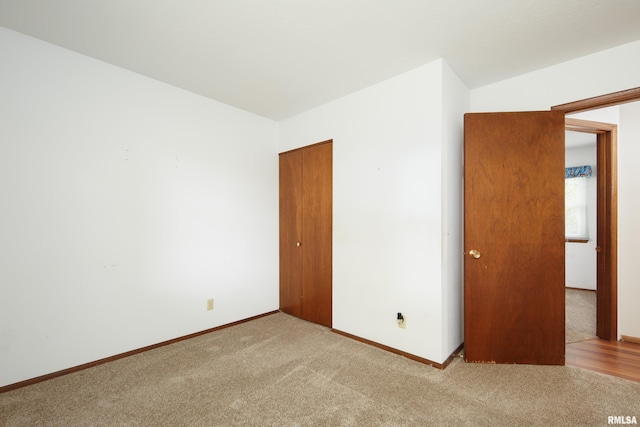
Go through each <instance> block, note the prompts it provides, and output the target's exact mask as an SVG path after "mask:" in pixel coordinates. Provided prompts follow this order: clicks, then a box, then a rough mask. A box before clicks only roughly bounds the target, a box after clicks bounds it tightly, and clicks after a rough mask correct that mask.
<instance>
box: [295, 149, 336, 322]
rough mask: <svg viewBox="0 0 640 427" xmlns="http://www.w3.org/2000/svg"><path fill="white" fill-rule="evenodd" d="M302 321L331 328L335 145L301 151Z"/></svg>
mask: <svg viewBox="0 0 640 427" xmlns="http://www.w3.org/2000/svg"><path fill="white" fill-rule="evenodd" d="M301 151H302V153H303V158H302V175H303V179H302V199H303V202H302V205H303V208H302V209H303V215H302V246H301V247H302V249H303V250H302V257H303V259H302V270H303V278H302V300H303V303H302V318H304V319H306V320H309V321H311V322H315V323H319V324H321V325H325V326H328V327H331V324H332V322H331V319H332V312H331V307H332V284H331V283H332V267H331V266H332V211H333V209H332V199H333V197H332V187H333V184H332V157H333V155H332V144H331V143H324V144H317V145H313V146H310V147H307V148H305V149H304V150H301Z"/></svg>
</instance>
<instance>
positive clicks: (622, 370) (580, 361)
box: [565, 339, 640, 382]
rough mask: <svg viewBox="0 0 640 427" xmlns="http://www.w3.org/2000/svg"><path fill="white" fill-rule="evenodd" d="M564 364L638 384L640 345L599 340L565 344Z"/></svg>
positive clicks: (639, 376) (639, 378) (639, 379)
mask: <svg viewBox="0 0 640 427" xmlns="http://www.w3.org/2000/svg"><path fill="white" fill-rule="evenodd" d="M565 364H566V366H573V367H576V368H583V369H588V370H590V371H594V372H600V373H602V374H607V375H613V376H616V377H620V378H625V379H627V380H631V381H637V382H640V344H636V343H630V342H620V341H605V340H601V339H594V340H587V341H580V342H575V343H571V344H567V346H566V360H565Z"/></svg>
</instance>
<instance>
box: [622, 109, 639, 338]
mask: <svg viewBox="0 0 640 427" xmlns="http://www.w3.org/2000/svg"><path fill="white" fill-rule="evenodd" d="M638 160H640V102H634V103H632V104H623V105H621V106H620V128H619V129H618V162H619V163H618V265H619V270H618V304H619V306H618V318H619V322H620V324H619V332H620V334H622V335H628V336H631V337H636V338H640V310H638V301H640V281H639V280H638V277H640V263H639V262H638V260H637V256H636V254H637V251H638V241H640V220H639V218H640V198H639V197H638V194H640V179H639V177H638V167H637V164H638Z"/></svg>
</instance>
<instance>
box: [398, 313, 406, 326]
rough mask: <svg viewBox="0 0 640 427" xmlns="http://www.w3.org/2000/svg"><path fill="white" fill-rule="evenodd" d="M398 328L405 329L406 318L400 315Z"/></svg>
mask: <svg viewBox="0 0 640 427" xmlns="http://www.w3.org/2000/svg"><path fill="white" fill-rule="evenodd" d="M397 319H398V328H401V329H407V316H405V315H404V314H402V313H398V317H397Z"/></svg>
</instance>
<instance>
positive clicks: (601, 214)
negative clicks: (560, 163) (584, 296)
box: [551, 87, 640, 341]
mask: <svg viewBox="0 0 640 427" xmlns="http://www.w3.org/2000/svg"><path fill="white" fill-rule="evenodd" d="M634 101H640V87H638V88H633V89H628V90H623V91H620V92H614V93H610V94H606V95H601V96H596V97H592V98H587V99H583V100H580V101H575V102H570V103H567V104H561V105H556V106H553V107H551V109H552V110H558V111H562V112H564V114H565V116H566V115H567V114H571V113H578V112H582V111H589V110H595V109H599V108H605V107H611V106H614V105H619V104H624V103H627V102H634ZM565 123H566V125H567V126H566V127H567V129H569V130H577V131H579V132H588V133H595V134H596V135H597V147H598V148H597V151H598V154H597V163H598V167H597V174H598V175H597V176H598V207H597V217H598V218H597V222H598V226H597V228H598V231H597V233H598V242H597V246H599V247H600V253H599V256H598V267H597V268H598V273H597V276H598V277H597V285H596V286H597V292H596V295H597V302H596V311H597V314H596V319H597V320H596V335H597V336H598V337H599V338H602V339H605V340H609V341H617V339H618V163H617V159H618V153H617V126H615V125H610V124H606V123H599V122H588V121H584V120H576V119H570V118H569V119H565ZM603 249H604V252H603V251H602V250H603Z"/></svg>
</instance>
